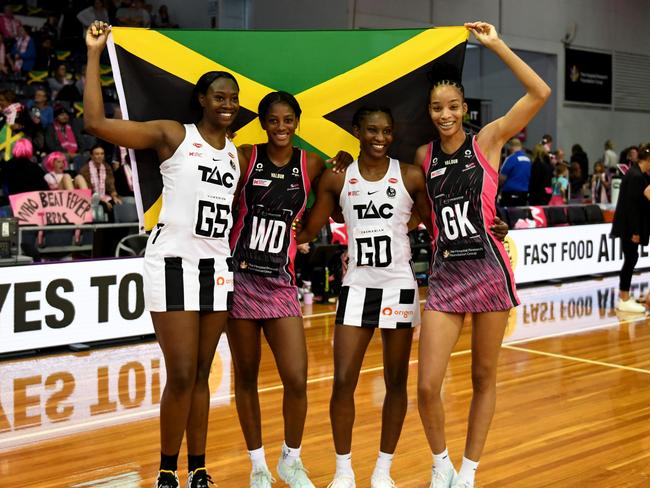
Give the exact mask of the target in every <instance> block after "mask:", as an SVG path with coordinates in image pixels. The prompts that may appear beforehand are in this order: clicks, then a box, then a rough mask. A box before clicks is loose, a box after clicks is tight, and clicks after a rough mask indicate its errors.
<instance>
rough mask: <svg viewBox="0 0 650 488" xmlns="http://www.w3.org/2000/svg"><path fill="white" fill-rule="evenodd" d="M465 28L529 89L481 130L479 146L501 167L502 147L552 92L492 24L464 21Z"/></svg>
mask: <svg viewBox="0 0 650 488" xmlns="http://www.w3.org/2000/svg"><path fill="white" fill-rule="evenodd" d="M465 27H467V28H468V29H469V30H470V31H471V32H472V33H473V34H474V36H475V37H476V39H477V40H478V41H479V42H480V43H481V44H483V45H484V46H485V47H487V48H488V49H490V50H491V51H492V52H494V54H496V55H497V56H499V58H500V59H501V61H503V62H504V64H505V65H506V66H507V67H508V68H510V71H512V73H513V74H514V75H515V76H516V77H517V79H518V80H519V81H520V82H521V84H522V85H524V88H525V89H526V94H525V95H524V96H523V97H521V98H520V99H519V100H518V101H517V102H516V103H515V104H514V105H513V106H512V108H511V109H510V110H509V111H508V113H506V114H505V115H504V116H502V117H500V118H498V119H496V120H494V121H492V122H490V123H489V124H488V125H486V126H485V127H483V129H481V131H480V132H479V133H478V143H479V146H480V147H481V148H482V149H483V151H484V152H485V153H486V156H487V158H488V160H489V161H490V164H491V165H492V166H493V167H494V168H498V167H499V156H500V152H501V148H502V147H503V145H504V144H505V143H506V141H507V140H508V139H510V138H511V137H513V136H514V135H515V134H517V133H518V132H519V131H520V130H521V129H522V128H523V127H525V126H526V125H528V123H529V122H530V121H531V119H532V118H533V117H534V116H535V114H537V112H539V110H540V109H541V108H542V106H543V105H544V103H545V102H546V100H547V99H548V97H549V96H550V95H551V88H550V87H549V86H548V85H547V84H546V82H544V80H542V79H541V78H540V77H539V76H538V75H537V73H535V71H534V70H533V69H532V68H531V67H530V66H528V65H527V64H526V63H525V62H524V61H523V60H522V59H521V58H520V57H519V56H517V55H516V54H515V53H514V52H513V51H512V50H511V49H510V48H509V47H508V46H507V45H506V43H505V42H503V40H502V39H500V38H499V35H498V34H497V31H496V29H495V28H494V26H493V25H491V24H488V23H487V22H471V23H467V24H465Z"/></svg>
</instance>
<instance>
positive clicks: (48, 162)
mask: <svg viewBox="0 0 650 488" xmlns="http://www.w3.org/2000/svg"><path fill="white" fill-rule="evenodd" d="M57 159H63V161H65V163H64V164H63V171H65V170H66V169H68V158H66V157H65V154H63V153H62V152H61V151H54V152H51V153H50V154H48V155H47V157H46V158H45V159H44V160H43V166H44V167H45V170H46V171H48V172H52V171H54V161H55V160H57Z"/></svg>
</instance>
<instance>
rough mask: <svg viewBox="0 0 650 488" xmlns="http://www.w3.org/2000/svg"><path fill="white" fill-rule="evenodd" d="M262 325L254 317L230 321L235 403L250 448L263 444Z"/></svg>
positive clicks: (257, 447)
mask: <svg viewBox="0 0 650 488" xmlns="http://www.w3.org/2000/svg"><path fill="white" fill-rule="evenodd" d="M260 330H261V326H260V325H259V324H258V323H257V322H256V321H254V320H234V319H230V320H229V322H228V343H229V344H230V351H231V352H232V359H233V365H234V368H235V403H236V404H237V414H238V415H239V424H240V425H241V430H242V432H243V434H244V439H245V440H246V448H247V449H248V450H249V451H253V450H255V449H259V448H260V447H262V420H261V413H260V398H259V395H258V392H257V377H258V374H259V368H260V357H261V342H260Z"/></svg>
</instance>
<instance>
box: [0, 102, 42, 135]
mask: <svg viewBox="0 0 650 488" xmlns="http://www.w3.org/2000/svg"><path fill="white" fill-rule="evenodd" d="M0 111H2V117H3V118H4V121H5V123H6V124H8V125H9V127H11V130H12V131H13V132H14V133H17V132H22V133H23V134H25V135H26V136H28V137H31V136H32V135H33V134H34V129H35V127H34V124H33V122H32V119H31V117H30V116H29V112H28V111H27V109H26V108H25V106H24V105H23V104H22V103H20V102H18V101H17V97H16V92H15V91H13V90H2V91H0ZM0 126H1V124H0Z"/></svg>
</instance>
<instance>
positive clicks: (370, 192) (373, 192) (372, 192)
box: [368, 190, 379, 195]
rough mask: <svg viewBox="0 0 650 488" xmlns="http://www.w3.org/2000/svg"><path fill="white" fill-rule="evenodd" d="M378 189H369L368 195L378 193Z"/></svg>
mask: <svg viewBox="0 0 650 488" xmlns="http://www.w3.org/2000/svg"><path fill="white" fill-rule="evenodd" d="M378 191H379V190H375V191H369V192H368V195H374V194H375V193H377V192H378Z"/></svg>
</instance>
